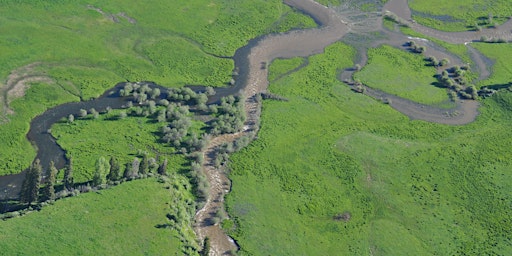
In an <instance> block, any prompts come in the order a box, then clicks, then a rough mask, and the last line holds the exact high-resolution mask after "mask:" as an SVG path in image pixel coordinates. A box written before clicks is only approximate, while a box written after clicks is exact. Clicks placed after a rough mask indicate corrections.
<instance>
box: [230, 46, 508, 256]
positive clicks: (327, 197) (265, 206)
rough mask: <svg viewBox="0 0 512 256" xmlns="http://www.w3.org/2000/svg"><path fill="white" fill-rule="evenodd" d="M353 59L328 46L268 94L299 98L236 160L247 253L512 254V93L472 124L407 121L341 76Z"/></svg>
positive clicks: (269, 108)
mask: <svg viewBox="0 0 512 256" xmlns="http://www.w3.org/2000/svg"><path fill="white" fill-rule="evenodd" d="M352 56H353V52H352V50H351V49H350V48H348V47H346V46H344V45H341V44H337V45H334V46H331V47H329V48H328V49H327V51H326V53H325V54H320V55H315V56H313V57H310V64H309V65H308V66H307V67H306V68H304V69H302V70H300V71H298V72H296V73H294V74H292V75H290V76H289V77H286V78H283V79H281V80H279V81H277V82H276V83H274V84H272V85H271V87H270V91H271V92H273V93H276V94H278V95H281V96H284V97H287V98H288V99H290V101H288V102H277V101H265V102H264V112H263V117H262V122H261V123H262V128H261V131H260V134H259V136H258V139H257V140H256V141H255V142H253V143H252V144H251V145H250V146H249V147H248V148H246V149H244V150H242V151H241V152H239V153H236V154H235V155H234V156H233V157H232V158H231V163H230V167H231V169H232V171H231V176H230V177H231V178H232V179H233V191H232V192H231V193H230V194H229V195H228V199H227V202H228V209H229V212H230V215H231V216H232V217H233V218H234V224H235V226H236V228H235V229H233V230H231V231H230V232H231V234H232V235H233V236H234V237H235V238H236V240H237V241H238V242H239V244H240V246H241V247H242V250H243V253H244V254H250V255H268V254H279V255H339V254H346V255H366V254H368V253H370V252H371V253H372V254H374V255H377V254H378V255H432V254H440V255H457V254H463V253H465V254H469V255H481V254H502V255H507V254H510V253H511V252H512V244H511V243H510V239H511V237H510V234H511V231H512V225H511V224H510V223H512V222H511V221H512V219H511V217H510V216H512V215H511V213H512V212H511V210H510V207H509V204H508V203H506V198H509V197H510V196H512V190H511V189H510V186H509V184H508V183H509V181H510V180H511V179H510V178H511V173H510V171H509V170H510V169H511V168H512V162H511V161H510V160H508V157H507V156H508V155H510V153H512V152H511V149H512V147H511V146H512V140H511V139H510V138H511V135H512V134H511V132H510V129H508V128H506V127H510V125H511V122H512V115H511V114H510V113H511V112H510V108H511V106H512V94H510V93H505V92H504V93H502V94H499V95H497V96H495V97H493V98H491V99H488V100H486V101H484V102H482V108H481V115H480V116H479V118H478V119H477V121H476V122H475V123H472V124H470V125H467V126H446V125H439V124H432V123H427V122H423V121H409V120H408V119H407V118H405V117H404V116H402V115H401V114H400V113H398V112H396V111H394V110H393V109H391V108H390V107H389V106H386V105H384V104H380V103H378V102H376V101H374V100H372V99H370V98H367V97H365V96H364V95H360V94H355V93H353V92H351V91H350V90H349V89H348V88H347V87H346V86H344V85H343V84H341V83H340V82H339V81H337V80H336V79H335V77H336V73H337V70H339V69H341V68H343V67H350V66H351V65H352V63H351V62H350V59H351V58H352ZM278 65H279V64H278ZM277 69H279V68H277ZM495 131H500V132H498V133H497V132H495ZM347 216H350V217H347ZM337 217H339V218H337ZM343 218H345V219H348V220H346V221H344V220H343ZM340 219H341V220H340ZM225 224H228V223H225Z"/></svg>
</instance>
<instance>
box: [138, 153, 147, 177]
mask: <svg viewBox="0 0 512 256" xmlns="http://www.w3.org/2000/svg"><path fill="white" fill-rule="evenodd" d="M148 172H149V159H148V154H147V153H144V155H143V156H142V161H141V162H140V165H139V173H140V174H147V173H148Z"/></svg>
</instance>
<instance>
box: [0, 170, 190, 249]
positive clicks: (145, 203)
mask: <svg viewBox="0 0 512 256" xmlns="http://www.w3.org/2000/svg"><path fill="white" fill-rule="evenodd" d="M172 193H176V192H171V191H170V190H166V189H164V184H161V183H158V182H157V181H156V180H155V179H147V180H137V181H132V182H129V183H124V184H122V185H119V186H117V187H115V188H112V189H108V190H101V191H99V192H97V193H87V194H82V195H79V196H78V197H74V198H69V199H64V200H59V201H57V202H55V205H53V206H50V207H45V208H43V210H42V211H40V212H34V213H31V214H28V215H27V216H23V217H20V218H14V219H10V220H9V221H5V222H4V221H2V222H1V223H0V226H1V229H0V230H1V231H0V238H1V239H0V247H2V254H5V255H20V254H22V255H183V253H182V252H181V251H180V247H182V246H183V244H182V242H181V241H180V236H179V233H178V232H177V231H176V230H171V229H165V228H157V226H158V225H162V224H165V223H168V220H167V218H166V214H167V213H168V212H169V207H170V206H169V203H170V202H171V201H172V200H171V194H172Z"/></svg>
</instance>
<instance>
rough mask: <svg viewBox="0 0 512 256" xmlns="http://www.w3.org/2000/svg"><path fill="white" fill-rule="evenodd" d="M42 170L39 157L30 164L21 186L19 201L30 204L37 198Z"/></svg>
mask: <svg viewBox="0 0 512 256" xmlns="http://www.w3.org/2000/svg"><path fill="white" fill-rule="evenodd" d="M42 172H43V168H42V167H41V162H40V161H39V159H36V161H35V162H34V163H33V164H32V165H31V166H30V169H29V170H28V172H27V174H26V176H25V180H24V181H23V185H22V187H21V195H20V201H21V202H22V203H27V205H31V204H32V203H33V202H36V201H37V200H38V197H39V185H40V182H41V173H42Z"/></svg>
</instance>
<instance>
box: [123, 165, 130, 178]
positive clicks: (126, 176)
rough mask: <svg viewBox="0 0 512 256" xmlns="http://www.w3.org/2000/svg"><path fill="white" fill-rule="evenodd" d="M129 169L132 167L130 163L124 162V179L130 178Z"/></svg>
mask: <svg viewBox="0 0 512 256" xmlns="http://www.w3.org/2000/svg"><path fill="white" fill-rule="evenodd" d="M131 169H132V165H131V164H130V163H126V164H124V172H123V177H124V178H125V179H130V178H131Z"/></svg>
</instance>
